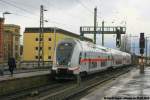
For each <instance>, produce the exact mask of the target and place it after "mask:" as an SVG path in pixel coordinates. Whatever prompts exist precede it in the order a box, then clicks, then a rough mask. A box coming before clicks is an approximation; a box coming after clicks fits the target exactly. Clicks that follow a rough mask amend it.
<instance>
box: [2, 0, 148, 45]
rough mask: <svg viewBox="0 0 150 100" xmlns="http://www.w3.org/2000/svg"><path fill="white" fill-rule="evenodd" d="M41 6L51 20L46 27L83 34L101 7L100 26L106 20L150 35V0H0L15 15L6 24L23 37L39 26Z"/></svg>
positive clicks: (8, 17)
mask: <svg viewBox="0 0 150 100" xmlns="http://www.w3.org/2000/svg"><path fill="white" fill-rule="evenodd" d="M41 4H43V5H44V7H45V9H47V10H48V11H47V12H45V13H44V16H45V19H47V20H48V23H45V26H55V27H59V28H63V29H66V30H69V31H72V32H74V33H77V34H79V27H80V26H84V25H85V26H90V25H93V12H94V11H93V9H94V7H96V6H97V9H98V25H101V21H102V20H104V21H105V25H106V26H109V25H111V26H112V25H117V26H126V27H127V34H132V35H139V33H140V32H145V33H146V34H150V20H149V18H150V13H149V10H150V0H0V13H1V16H2V12H4V11H9V12H11V13H13V14H11V15H6V16H5V18H6V23H9V24H17V25H20V26H21V29H22V31H21V34H22V33H23V31H24V27H35V26H36V27H38V26H39V11H40V5H41ZM112 22H113V23H112ZM97 38H98V39H100V36H98V37H97ZM105 38H106V39H105V42H106V44H107V43H108V44H110V43H109V42H110V38H111V40H115V38H114V37H113V36H112V35H111V36H108V35H107V36H105ZM99 41H100V40H99ZM98 43H99V42H98Z"/></svg>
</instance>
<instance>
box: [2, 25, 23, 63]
mask: <svg viewBox="0 0 150 100" xmlns="http://www.w3.org/2000/svg"><path fill="white" fill-rule="evenodd" d="M20 36H21V35H20V26H19V25H14V24H4V34H3V37H4V61H7V60H8V58H9V57H14V58H15V59H16V60H20Z"/></svg>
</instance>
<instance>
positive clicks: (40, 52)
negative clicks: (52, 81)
mask: <svg viewBox="0 0 150 100" xmlns="http://www.w3.org/2000/svg"><path fill="white" fill-rule="evenodd" d="M43 12H44V8H43V5H41V6H40V30H39V31H40V33H39V48H38V67H40V63H41V62H42V64H43V66H44V33H43V28H44V13H43Z"/></svg>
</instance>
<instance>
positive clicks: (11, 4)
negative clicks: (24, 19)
mask: <svg viewBox="0 0 150 100" xmlns="http://www.w3.org/2000/svg"><path fill="white" fill-rule="evenodd" d="M0 1H1V2H3V3H5V4H8V5H10V6H13V7H15V8H17V9H19V10H22V11H24V12H26V13H29V14H32V15H33V13H32V12H29V11H28V10H26V9H24V8H21V7H18V6H16V5H15V4H13V3H10V2H7V1H4V0H0ZM34 16H36V17H38V16H37V15H35V14H34Z"/></svg>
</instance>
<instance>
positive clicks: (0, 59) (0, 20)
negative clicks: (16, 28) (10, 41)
mask: <svg viewBox="0 0 150 100" xmlns="http://www.w3.org/2000/svg"><path fill="white" fill-rule="evenodd" d="M3 31H4V18H0V63H2V62H3V60H4V59H3V58H4V55H3V54H4V53H3V51H4V50H3V41H4V38H3Z"/></svg>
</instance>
